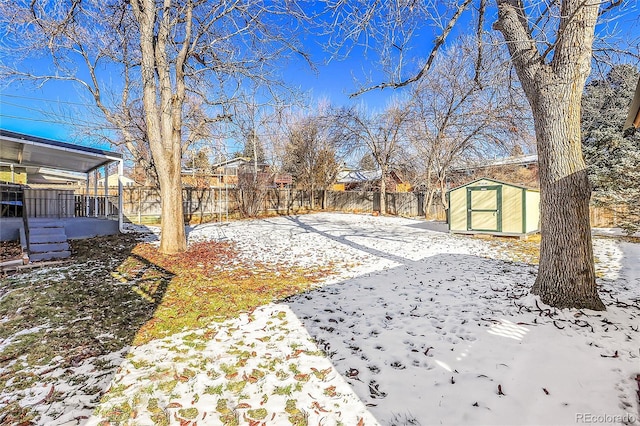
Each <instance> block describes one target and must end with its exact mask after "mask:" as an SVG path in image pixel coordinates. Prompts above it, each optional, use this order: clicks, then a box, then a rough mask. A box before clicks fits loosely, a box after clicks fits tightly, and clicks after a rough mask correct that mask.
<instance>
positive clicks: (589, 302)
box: [495, 0, 605, 310]
mask: <svg viewBox="0 0 640 426" xmlns="http://www.w3.org/2000/svg"><path fill="white" fill-rule="evenodd" d="M497 3H498V21H497V22H496V24H495V27H496V28H497V29H498V30H499V31H500V32H502V34H503V36H504V38H505V40H506V42H507V46H508V48H509V53H510V54H511V59H512V61H513V64H514V66H515V69H516V72H517V73H518V77H519V79H520V82H521V83H522V87H523V89H524V91H525V93H526V95H527V99H528V100H529V104H530V105H531V109H532V111H533V117H534V123H535V130H536V139H537V144H538V159H539V166H540V195H541V203H540V208H541V215H540V217H541V234H542V241H541V243H540V266H539V270H538V277H537V278H536V282H535V284H534V286H533V288H532V289H531V292H532V293H534V294H537V295H539V296H540V298H541V299H542V301H543V302H545V303H547V304H550V305H552V306H554V307H557V308H587V309H595V310H604V309H605V306H604V304H603V303H602V301H601V300H600V298H599V296H598V291H597V287H596V282H595V270H594V261H593V249H592V245H591V228H590V224H589V198H590V187H589V182H588V180H587V173H586V166H585V163H584V159H583V156H582V149H581V138H580V106H581V99H582V91H583V89H584V84H585V82H586V79H587V77H588V75H589V72H590V69H591V66H590V64H591V53H592V45H593V38H594V29H595V23H596V20H597V17H598V9H599V3H585V2H584V1H583V0H562V2H561V5H560V8H561V14H560V16H561V18H560V19H559V23H558V30H557V33H558V35H557V40H556V42H555V43H556V44H555V46H554V50H553V56H552V59H551V60H550V61H549V62H547V56H548V55H549V54H550V51H547V52H543V53H540V51H539V50H538V46H537V44H536V42H535V40H533V39H532V36H531V32H530V30H529V27H528V25H527V22H528V20H527V16H526V14H525V10H524V8H523V7H522V4H521V3H520V2H519V1H518V0H497Z"/></svg>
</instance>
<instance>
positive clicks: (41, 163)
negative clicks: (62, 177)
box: [0, 129, 122, 173]
mask: <svg viewBox="0 0 640 426" xmlns="http://www.w3.org/2000/svg"><path fill="white" fill-rule="evenodd" d="M121 159H122V154H120V153H118V152H113V151H105V150H102V149H98V148H92V147H87V146H81V145H74V144H71V143H67V142H60V141H56V140H52V139H46V138H41V137H37V136H31V135H26V134H23V133H17V132H12V131H9V130H4V129H0V163H2V164H5V165H15V166H20V167H26V168H27V169H28V171H27V172H28V173H29V172H31V173H36V172H38V171H39V170H40V169H41V168H50V169H56V170H64V171H69V172H76V173H88V172H90V171H92V170H95V169H97V168H98V167H101V166H103V165H105V164H108V163H110V162H112V161H118V160H121Z"/></svg>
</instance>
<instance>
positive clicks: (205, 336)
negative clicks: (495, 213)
mask: <svg viewBox="0 0 640 426" xmlns="http://www.w3.org/2000/svg"><path fill="white" fill-rule="evenodd" d="M428 227H429V224H427V223H425V222H424V221H418V220H410V219H402V218H394V217H373V216H367V215H348V214H329V213H321V214H313V215H306V216H294V217H280V218H270V219H264V220H255V221H242V222H234V223H231V224H229V225H226V226H217V225H201V226H196V227H195V228H193V229H191V230H190V233H189V239H190V242H197V241H207V240H224V241H228V242H232V243H233V244H232V245H233V246H234V247H235V248H236V249H237V250H238V254H239V256H240V257H241V258H242V259H243V261H245V262H256V263H257V264H258V263H259V264H269V263H278V264H287V265H290V266H291V267H296V266H298V267H303V268H308V269H309V270H310V271H311V270H313V269H314V268H318V267H328V266H331V267H333V268H334V271H335V272H334V273H333V274H331V275H329V276H328V277H327V278H325V279H324V280H323V281H322V282H321V284H320V285H318V286H317V287H316V288H315V289H312V290H309V291H307V292H305V293H302V294H298V295H294V296H290V297H287V298H286V299H284V300H280V301H277V302H274V303H270V304H267V305H263V306H260V307H258V308H256V309H253V310H251V311H250V312H245V313H243V314H241V315H240V316H238V317H235V318H232V319H229V320H227V321H224V322H211V323H208V324H205V325H203V326H202V327H200V328H197V329H193V330H185V331H182V332H179V333H174V334H171V335H168V336H167V337H165V338H162V339H154V340H151V341H150V342H148V343H145V344H141V345H136V346H132V347H128V346H126V347H124V348H123V349H122V350H119V351H113V352H110V353H105V354H101V355H99V356H86V357H80V358H78V361H77V362H76V363H74V364H73V365H68V366H66V367H65V369H62V371H59V370H61V369H56V368H55V365H56V360H55V358H53V359H50V360H49V362H50V363H51V364H53V366H52V367H47V365H40V366H39V371H40V373H34V374H36V375H37V374H57V375H58V376H57V378H58V380H59V383H58V384H57V385H56V386H53V385H51V384H49V383H47V384H46V385H44V384H43V383H40V382H38V380H34V381H33V384H32V385H31V386H30V387H29V388H28V389H27V390H26V391H24V392H23V393H20V394H18V393H12V392H7V391H6V389H0V392H1V395H0V423H1V422H2V418H3V417H2V416H3V415H2V411H1V410H2V408H3V406H6V405H7V404H8V403H10V402H14V403H15V401H16V399H19V403H20V404H24V405H29V404H31V405H30V406H32V407H34V409H35V410H37V411H38V413H39V416H40V417H39V418H37V419H36V422H37V423H39V424H76V423H88V424H101V423H102V424H106V423H105V422H106V421H108V422H110V423H111V424H187V423H188V422H193V423H198V424H201V425H202V424H212V425H217V424H230V425H232V424H255V425H258V424H262V423H263V422H264V423H266V424H274V425H275V424H277V425H280V424H295V425H303V424H310V425H316V424H322V425H337V424H344V425H358V424H363V425H375V424H382V425H430V424H554V425H555V424H580V423H594V422H598V423H609V424H621V423H623V424H624V423H626V424H640V419H639V417H640V411H639V408H638V395H637V392H638V391H639V383H640V382H638V381H637V378H636V377H637V375H639V374H640V332H639V329H638V327H639V326H640V265H639V262H638V261H639V260H640V245H638V244H634V243H631V242H625V241H623V240H620V239H613V238H598V239H596V240H595V243H594V246H595V251H596V258H597V270H598V273H599V276H600V277H601V278H600V281H599V282H600V285H601V295H602V298H603V300H604V301H605V303H606V304H607V311H606V312H591V311H561V312H557V311H555V310H554V309H550V308H549V307H547V306H544V305H543V304H541V303H540V302H539V301H537V300H536V298H534V297H532V296H531V295H529V294H528V289H529V287H530V286H531V285H532V283H533V281H534V279H535V271H536V267H535V266H534V265H532V264H529V263H526V262H514V261H513V259H517V260H522V259H528V258H529V257H531V258H533V257H535V256H534V255H532V254H531V253H530V252H528V251H527V250H523V249H522V243H521V242H518V241H504V240H484V239H475V238H470V237H460V236H451V235H448V234H445V233H441V232H435V231H431V230H429V229H427V228H428ZM149 237H150V238H149V239H150V240H153V235H150V236H149ZM28 275H31V277H30V278H29V279H32V280H37V273H35V274H28ZM5 294H6V290H5V289H4V284H3V287H2V291H0V295H2V296H0V297H2V298H4V295H5ZM194 297H206V295H201V294H195V295H194ZM1 302H2V299H0V303H1ZM130 303H133V302H130ZM138 326H139V325H137V324H134V325H132V327H133V328H135V327H138ZM86 331H87V332H88V333H90V332H91V330H90V329H86ZM21 332H22V333H29V330H23V331H21ZM16 334H18V333H16ZM17 337H18V336H15V335H14V336H12V337H10V338H7V339H5V340H4V341H2V342H0V346H1V345H5V346H6V345H8V343H10V341H11V340H12V339H15V338H17ZM94 337H96V338H97V339H100V338H101V336H94ZM0 349H1V348H0ZM8 362H9V363H19V362H21V360H20V358H18V359H14V360H11V361H8ZM105 366H108V368H105ZM0 368H1V369H0V377H1V375H2V374H3V373H4V374H6V371H8V370H7V362H4V361H3V363H2V364H0ZM25 368H27V367H26V366H25ZM103 372H104V373H103ZM0 383H8V382H0ZM60 383H64V385H62V384H60ZM9 384H10V383H9ZM107 387H108V390H107V391H106V393H104V395H103V396H102V399H101V400H100V402H98V400H97V398H98V397H99V394H100V393H101V392H100V389H102V390H104V389H106V388H107ZM88 388H92V391H91V392H90V391H88ZM92 392H93V393H92ZM96 406H97V408H96V409H95V410H94V407H96Z"/></svg>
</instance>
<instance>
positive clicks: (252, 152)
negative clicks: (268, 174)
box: [242, 130, 266, 163]
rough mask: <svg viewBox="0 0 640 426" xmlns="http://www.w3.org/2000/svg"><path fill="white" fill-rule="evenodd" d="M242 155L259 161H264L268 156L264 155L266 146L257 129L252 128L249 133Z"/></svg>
mask: <svg viewBox="0 0 640 426" xmlns="http://www.w3.org/2000/svg"><path fill="white" fill-rule="evenodd" d="M242 156H243V157H246V158H250V159H251V160H252V161H253V160H255V161H257V162H258V163H264V161H265V158H266V157H265V155H264V146H263V145H262V141H261V140H260V137H259V136H258V134H257V133H256V131H255V130H251V131H250V132H249V134H248V135H247V139H246V140H245V141H244V150H243V151H242Z"/></svg>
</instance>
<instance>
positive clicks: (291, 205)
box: [89, 187, 618, 227]
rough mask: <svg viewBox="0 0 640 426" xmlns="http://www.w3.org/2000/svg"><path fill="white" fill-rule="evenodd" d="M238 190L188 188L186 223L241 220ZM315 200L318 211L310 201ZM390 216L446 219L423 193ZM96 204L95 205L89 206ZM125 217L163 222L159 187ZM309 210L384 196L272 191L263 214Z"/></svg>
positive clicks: (355, 205) (408, 196) (140, 196)
mask: <svg viewBox="0 0 640 426" xmlns="http://www.w3.org/2000/svg"><path fill="white" fill-rule="evenodd" d="M238 191H240V190H239V189H237V188H229V189H218V188H205V189H197V188H187V189H184V190H183V205H184V211H185V220H186V221H189V222H198V221H209V220H217V221H223V220H227V219H228V218H234V217H235V218H237V217H239V216H240V211H241V209H240V206H239V202H240V201H239V200H240V199H241V197H239V192H238ZM312 197H313V208H312V202H311V198H312ZM386 197H387V198H386V201H387V214H391V215H397V216H405V217H425V216H427V217H428V218H430V219H436V220H446V211H445V210H444V208H443V207H442V206H441V205H440V204H439V203H438V204H434V205H431V206H425V205H424V201H425V195H424V193H420V192H388V193H387V194H386ZM89 205H90V206H91V205H93V203H89ZM123 210H124V211H123V213H124V216H125V218H126V220H128V221H130V222H133V223H154V222H157V221H159V219H160V213H161V209H160V194H159V193H158V190H157V189H155V188H142V187H133V188H131V187H127V188H124V189H123ZM309 210H330V211H341V212H351V213H371V212H373V211H379V210H380V193H378V192H372V191H314V192H313V194H312V193H311V192H310V191H302V190H297V189H277V188H270V189H268V190H267V191H266V193H265V194H264V197H263V198H262V200H261V207H260V209H259V214H260V215H274V214H275V215H284V214H296V213H301V212H306V211H309ZM617 222H618V218H617V216H616V211H615V209H612V208H607V207H596V206H591V225H592V226H593V227H615V226H616V225H617Z"/></svg>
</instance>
